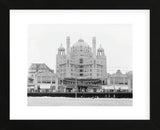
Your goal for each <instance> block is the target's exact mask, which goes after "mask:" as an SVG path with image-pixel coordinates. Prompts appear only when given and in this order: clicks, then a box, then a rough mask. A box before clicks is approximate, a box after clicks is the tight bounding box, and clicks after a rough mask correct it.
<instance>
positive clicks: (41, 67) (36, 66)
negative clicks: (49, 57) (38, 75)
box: [29, 63, 52, 72]
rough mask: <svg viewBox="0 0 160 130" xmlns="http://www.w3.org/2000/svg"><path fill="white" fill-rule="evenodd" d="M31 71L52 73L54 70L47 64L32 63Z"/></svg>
mask: <svg viewBox="0 0 160 130" xmlns="http://www.w3.org/2000/svg"><path fill="white" fill-rule="evenodd" d="M29 70H35V71H36V72H37V71H40V70H44V71H50V72H52V70H51V69H50V68H49V67H48V66H47V65H46V64H45V63H32V64H31V66H30V67H29Z"/></svg>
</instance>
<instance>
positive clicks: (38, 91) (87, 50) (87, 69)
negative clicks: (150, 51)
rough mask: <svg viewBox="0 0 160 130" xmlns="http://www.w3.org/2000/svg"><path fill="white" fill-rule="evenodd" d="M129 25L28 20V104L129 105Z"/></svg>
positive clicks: (130, 52)
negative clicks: (31, 22) (52, 22)
mask: <svg viewBox="0 0 160 130" xmlns="http://www.w3.org/2000/svg"><path fill="white" fill-rule="evenodd" d="M132 77H133V71H132V25H131V24H29V25H28V76H27V96H28V106H132V98H133V78H132Z"/></svg>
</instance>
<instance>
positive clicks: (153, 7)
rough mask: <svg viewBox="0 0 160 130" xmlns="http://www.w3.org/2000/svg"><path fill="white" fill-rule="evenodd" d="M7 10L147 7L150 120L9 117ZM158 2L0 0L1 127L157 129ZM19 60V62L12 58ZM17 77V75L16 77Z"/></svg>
mask: <svg viewBox="0 0 160 130" xmlns="http://www.w3.org/2000/svg"><path fill="white" fill-rule="evenodd" d="M10 9H67V10H72V9H81V10H83V9H87V10H89V9H96V10H104V9H113V10H114V9H149V10H150V64H151V65H150V67H151V68H152V69H151V71H150V86H151V87H150V97H151V99H150V120H10V119H9V115H10V113H9V109H10V108H9V106H10V105H9V96H10V95H9V85H10V77H9V76H10V68H9V67H10V50H9V48H10V44H9V42H10V41H9V40H10V37H9V21H10V19H9V10H10ZM158 12H159V4H158V0H134V1H133V0H129V1H127V0H120V1H118V0H113V1H105V0H102V1H101V0H100V1H91V0H88V1H85V0H81V1H80V0H79V1H73V0H71V1H69V0H66V1H63V0H45V1H44V0H31V1H29V0H13V1H11V0H0V17H1V20H0V23H1V24H0V25H1V31H0V32H1V38H0V39H1V42H0V48H1V57H2V60H1V66H2V67H1V68H2V69H1V79H2V80H1V82H2V85H1V94H0V97H1V98H0V99H1V100H0V103H1V106H0V118H1V123H0V124H1V125H0V128H1V129H2V130H8V129H24V128H26V129H59V128H62V129H78V128H79V129H86V128H87V129H93V128H94V129H123V130H127V129H129V130H135V129H136V130H142V129H147V130H148V129H152V130H159V129H160V124H159V122H160V120H159V117H160V112H159V110H160V107H159V100H158V99H160V94H159V91H158V90H159V82H158V72H159V71H158V67H159V64H158V61H159V58H158V56H159V48H158V46H156V45H157V43H159V38H158V34H159V30H158V27H159V26H158V25H159V23H160V22H159V16H160V13H158ZM15 62H19V61H15ZM17 78H18V77H17Z"/></svg>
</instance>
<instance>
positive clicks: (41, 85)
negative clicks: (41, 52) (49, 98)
mask: <svg viewBox="0 0 160 130" xmlns="http://www.w3.org/2000/svg"><path fill="white" fill-rule="evenodd" d="M57 88H58V80H57V77H56V74H54V72H53V70H51V69H50V68H49V67H48V66H47V65H46V64H43V63H33V64H31V66H30V68H29V70H28V92H54V91H56V89H57Z"/></svg>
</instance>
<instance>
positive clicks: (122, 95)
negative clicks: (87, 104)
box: [27, 92, 133, 98]
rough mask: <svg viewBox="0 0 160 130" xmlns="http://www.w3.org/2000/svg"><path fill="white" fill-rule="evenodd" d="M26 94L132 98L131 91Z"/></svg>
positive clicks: (33, 94) (34, 93) (36, 95)
mask: <svg viewBox="0 0 160 130" xmlns="http://www.w3.org/2000/svg"><path fill="white" fill-rule="evenodd" d="M27 96H32V97H33V96H34V97H38V96H40V97H41V96H50V97H83V98H85V97H86V98H87V97H92V98H94V97H99V98H132V97H133V96H132V93H131V92H84V93H83V92H78V93H75V92H68V93H66V92H52V93H51V92H45V93H44V92H40V93H37V92H32V93H27Z"/></svg>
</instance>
